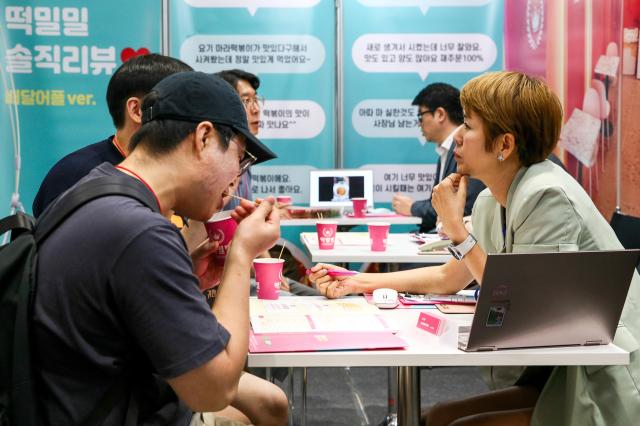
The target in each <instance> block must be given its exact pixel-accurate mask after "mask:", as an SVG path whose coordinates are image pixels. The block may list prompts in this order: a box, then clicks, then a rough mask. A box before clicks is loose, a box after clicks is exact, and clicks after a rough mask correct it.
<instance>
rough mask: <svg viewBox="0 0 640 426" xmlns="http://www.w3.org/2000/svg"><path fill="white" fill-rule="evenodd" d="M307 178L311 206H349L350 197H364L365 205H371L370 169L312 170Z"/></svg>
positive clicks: (371, 178) (371, 182)
mask: <svg viewBox="0 0 640 426" xmlns="http://www.w3.org/2000/svg"><path fill="white" fill-rule="evenodd" d="M309 179H310V182H309V183H310V184H309V190H310V195H309V205H310V206H311V207H339V208H344V207H351V205H352V203H351V199H352V198H366V199H367V207H373V172H372V171H371V170H361V169H335V170H312V171H311V172H309Z"/></svg>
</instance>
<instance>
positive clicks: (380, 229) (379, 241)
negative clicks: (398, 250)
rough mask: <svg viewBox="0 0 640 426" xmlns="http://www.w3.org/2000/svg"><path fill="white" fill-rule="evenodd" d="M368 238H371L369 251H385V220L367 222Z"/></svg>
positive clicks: (386, 227)
mask: <svg viewBox="0 0 640 426" xmlns="http://www.w3.org/2000/svg"><path fill="white" fill-rule="evenodd" d="M368 226H369V238H370V239H371V251H385V250H386V249H387V238H388V237H389V224H388V223H386V222H375V223H369V224H368Z"/></svg>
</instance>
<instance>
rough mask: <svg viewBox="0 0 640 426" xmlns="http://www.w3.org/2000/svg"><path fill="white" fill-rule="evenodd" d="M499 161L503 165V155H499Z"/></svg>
mask: <svg viewBox="0 0 640 426" xmlns="http://www.w3.org/2000/svg"><path fill="white" fill-rule="evenodd" d="M498 161H499V162H501V163H502V162H503V161H504V156H503V155H502V153H500V154H498Z"/></svg>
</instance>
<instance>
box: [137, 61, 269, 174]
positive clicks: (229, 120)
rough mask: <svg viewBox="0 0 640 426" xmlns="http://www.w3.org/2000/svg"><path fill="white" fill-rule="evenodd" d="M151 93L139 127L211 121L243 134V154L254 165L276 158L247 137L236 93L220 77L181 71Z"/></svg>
mask: <svg viewBox="0 0 640 426" xmlns="http://www.w3.org/2000/svg"><path fill="white" fill-rule="evenodd" d="M151 90H152V91H155V92H157V93H158V97H157V99H156V101H155V102H154V103H153V104H152V105H151V106H149V107H148V108H146V109H145V110H144V111H143V112H142V124H145V123H148V122H150V121H152V120H159V119H163V118H164V119H169V120H178V121H189V122H193V123H200V122H201V121H211V122H212V123H213V124H222V125H226V126H229V127H231V128H232V129H233V130H234V131H235V132H237V133H240V134H241V135H243V136H244V137H245V140H246V141H247V143H246V149H247V151H249V152H250V153H251V154H253V155H254V156H255V157H256V158H257V160H256V161H255V163H254V164H257V163H261V162H263V161H267V160H271V159H273V158H276V157H277V155H276V154H275V153H274V152H273V151H271V150H270V149H269V148H267V146H266V145H264V144H263V143H262V142H260V140H258V138H256V137H255V136H254V135H253V134H251V132H250V131H249V126H248V124H247V113H246V112H245V109H244V106H243V105H242V101H240V97H239V96H238V93H237V92H236V91H235V89H234V88H233V87H231V85H230V84H229V83H227V82H226V81H224V80H223V79H222V78H220V77H218V76H215V75H210V74H205V73H203V72H196V71H185V72H180V73H177V74H172V75H170V76H168V77H166V78H164V79H163V80H162V81H160V83H158V84H156V85H155V86H154V87H153V89H151Z"/></svg>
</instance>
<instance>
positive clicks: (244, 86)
mask: <svg viewBox="0 0 640 426" xmlns="http://www.w3.org/2000/svg"><path fill="white" fill-rule="evenodd" d="M216 75H217V76H219V77H220V78H222V79H223V80H225V81H226V82H227V83H229V84H230V85H231V87H233V88H234V89H236V92H238V95H239V96H240V100H241V101H242V104H243V105H244V109H245V112H246V113H247V123H249V130H250V131H251V133H252V134H253V135H257V134H258V132H259V131H260V113H261V112H262V109H263V108H264V103H265V99H264V97H262V96H260V95H258V88H259V87H260V79H259V78H258V76H256V75H255V74H251V73H250V72H247V71H243V70H239V69H232V70H224V71H220V72H218V73H216ZM235 191H236V195H238V196H240V197H242V198H247V199H249V200H252V199H253V191H252V190H251V170H250V169H248V170H247V172H245V173H244V174H243V175H242V176H240V177H239V179H238V181H237V183H236V184H235ZM238 202H239V200H238V199H237V198H230V199H229V200H228V201H227V204H226V205H225V210H231V209H233V208H235V207H236V206H237V205H238ZM278 207H279V210H280V217H282V218H289V212H288V210H287V208H286V207H287V206H283V205H280V206H278ZM274 250H277V251H278V253H279V246H276V247H274V249H272V252H273V251H274ZM260 257H271V256H270V255H269V252H266V253H263V254H261V255H260ZM283 257H284V258H285V259H286V261H285V268H290V270H289V271H287V270H286V269H285V271H284V273H283V278H282V289H284V290H288V291H290V292H291V293H292V294H294V295H297V296H317V295H318V294H319V293H318V292H317V291H316V290H315V289H314V288H311V287H309V286H306V285H304V284H302V283H300V282H298V281H295V280H294V278H293V277H291V273H292V270H295V269H296V268H295V262H296V261H295V259H294V258H293V256H291V255H290V254H289V253H287V251H285V252H284V254H283ZM285 275H290V279H288V278H287V277H286V276H285Z"/></svg>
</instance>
